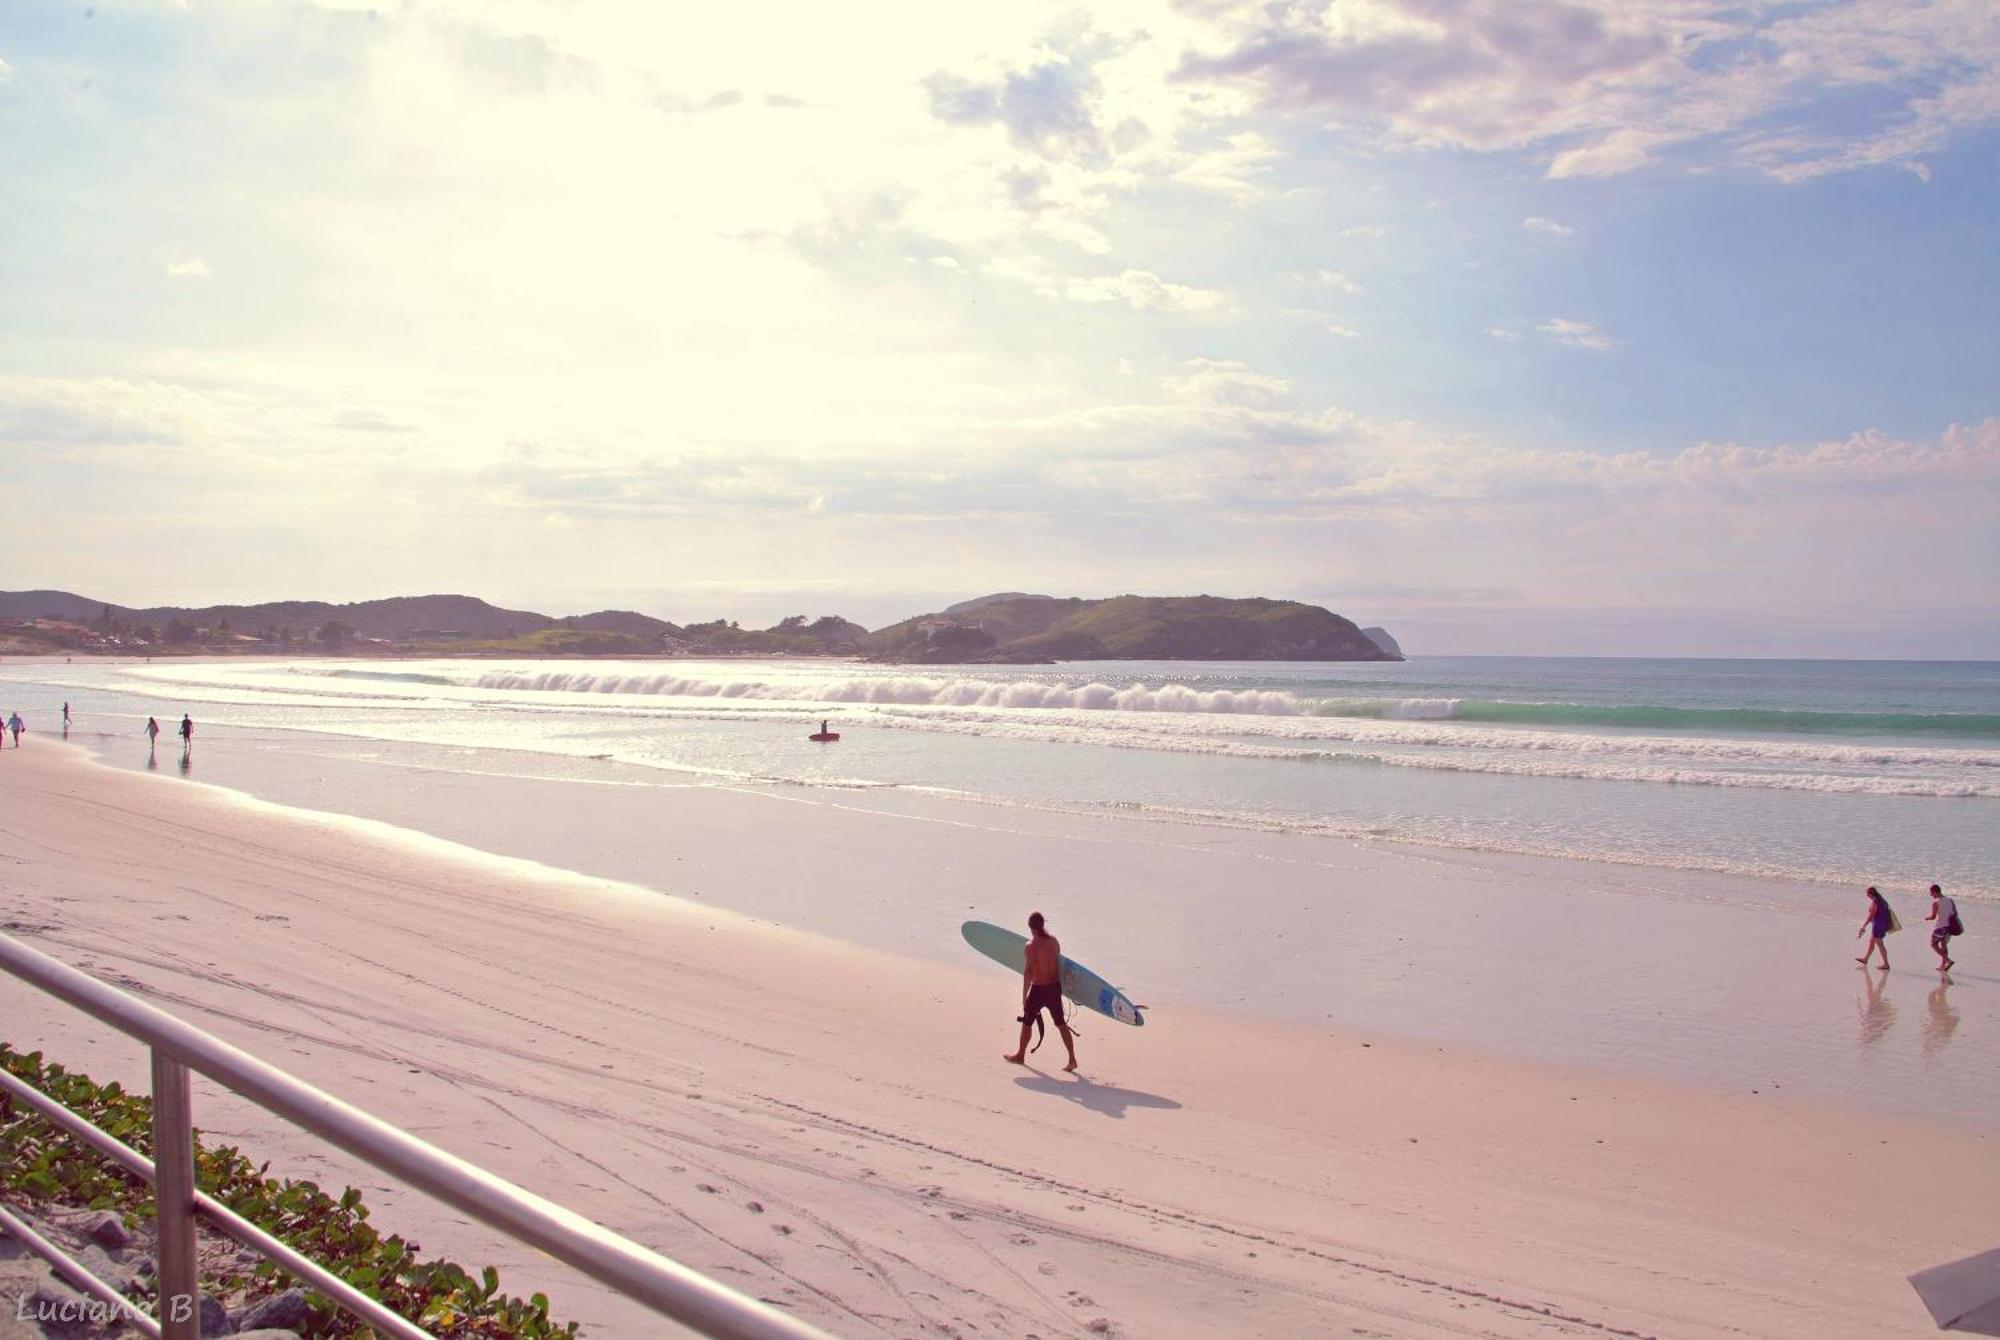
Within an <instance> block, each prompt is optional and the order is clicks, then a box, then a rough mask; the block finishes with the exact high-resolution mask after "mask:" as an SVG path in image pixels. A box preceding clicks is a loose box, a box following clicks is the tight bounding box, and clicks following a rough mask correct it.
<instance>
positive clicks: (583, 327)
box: [0, 0, 2000, 658]
mask: <svg viewBox="0 0 2000 1340" xmlns="http://www.w3.org/2000/svg"><path fill="white" fill-rule="evenodd" d="M0 462H4V465H5V482H6V486H7V487H6V493H5V501H4V504H0V587H4V588H6V589H14V590H21V589H32V588H39V587H50V588H56V589H62V590H70V591H75V592H77V593H79V594H82V595H85V596H88V597H91V598H93V599H102V600H108V601H112V602H115V603H119V604H125V605H134V606H146V605H155V604H168V603H173V604H202V605H205V604H211V603H217V602H223V601H232V602H253V601H260V600H273V599H288V598H316V599H329V600H359V599H369V598H375V597H380V596H388V595H405V594H422V593H427V592H447V591H448V592H464V593H468V594H473V595H479V596H483V597H485V598H487V599H489V600H492V601H494V602H495V603H497V604H502V605H508V606H512V607H517V608H518V607H525V608H531V609H537V610H542V611H544V612H548V613H552V614H568V613H581V612H584V611H588V610H593V609H599V608H629V609H637V610H641V611H644V612H646V613H650V614H654V615H657V616H660V617H663V618H668V619H673V620H676V621H682V622H686V621H694V620H701V619H709V618H716V617H725V618H736V619H739V620H741V621H742V622H744V623H745V624H746V625H751V624H758V625H761V624H764V623H769V622H775V621H776V620H777V619H779V618H781V617H783V616H785V615H789V614H807V615H812V616H817V615H820V614H840V615H844V616H846V617H848V618H852V619H855V620H857V621H858V622H861V623H864V624H867V625H869V626H871V627H874V626H880V625H882V624H886V623H889V622H891V621H894V620H896V619H900V618H903V617H907V616H909V615H912V614H916V613H920V612H924V611H928V610H933V609H937V608H939V607H941V606H942V605H944V604H947V603H950V602H953V601H956V600H960V599H965V598H968V597H971V596H975V595H981V594H985V593H988V592H992V591H1000V590H1019V591H1038V592H1046V593H1049V594H1054V595H1063V596H1069V595H1080V596H1106V595H1116V594H1121V593H1125V592H1133V593H1138V594H1146V595H1179V594H1194V593H1198V592H1199V593H1209V594H1215V595H1227V596H1275V597H1288V598H1294V599H1299V600H1306V601H1311V602H1313V603H1317V604H1323V605H1326V606H1327V607H1328V608H1331V609H1333V610H1335V611H1337V612H1339V613H1341V614H1345V615H1347V616H1348V617H1350V618H1353V619H1354V620H1356V621H1357V622H1359V623H1362V624H1364V625H1369V624H1379V625H1383V626H1386V627H1387V628H1389V629H1390V631H1391V632H1393V633H1394V634H1395V635H1396V636H1397V637H1398V638H1399V639H1400V640H1401V641H1402V643H1403V645H1404V646H1405V648H1406V649H1407V650H1410V651H1412V652H1414V653H1418V654H1423V653H1431V654H1451V653H1494V654H1571V655H1750V656H1786V655H1791V656H1860V657H1919V658H1921V657H1940V658H2000V617H1996V615H1997V614H2000V575H1996V574H2000V4H1994V3H1991V0H1938V2H1937V3H1922V2H1920V0H1829V2H1828V3H1810V2H1798V0H1793V2H1787V3H1760V2H1759V0H1738V2H1737V3H1727V4H1723V3H1708V2H1707V0H1560V2H1558V0H1325V2H1324V3H1320V4H1293V3H1289V2H1288V0H1260V2H1258V3H1234V2H1233V0H1181V2H1180V3H1146V2H1142V0H1103V2H1102V3H1092V4H1089V5H1084V6H1077V5H1042V4H1037V3H1010V4H1006V5H981V6H973V5H940V4H936V3H931V2H927V3H915V4H907V5H906V4H898V3H888V2H887V0H884V2H882V3H861V4H855V5H828V4H824V3H810V4H796V5H794V4H776V3H772V4H744V5H734V6H720V5H714V6H706V5H671V6H668V5H655V4H650V3H627V4H609V3H596V2H594V0H424V2H423V3H411V4H406V5H405V4H396V3H388V2H385V3H380V4H376V5H366V4H349V3H319V4H308V3H290V2H285V0H271V2H269V3H239V2H237V0H208V2H204V3H198V4H191V5H187V6H185V7H183V6H179V5H174V4H164V3H162V4H150V3H130V4H128V3H115V2H113V0H100V2H99V3H96V4H95V5H93V6H85V5H79V4H69V3H56V2H54V0H47V2H43V0H0Z"/></svg>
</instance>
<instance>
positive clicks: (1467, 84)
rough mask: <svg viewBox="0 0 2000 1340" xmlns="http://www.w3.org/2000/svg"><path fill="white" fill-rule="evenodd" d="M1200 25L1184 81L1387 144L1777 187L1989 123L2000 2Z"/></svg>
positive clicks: (1913, 159)
mask: <svg viewBox="0 0 2000 1340" xmlns="http://www.w3.org/2000/svg"><path fill="white" fill-rule="evenodd" d="M1441 12H1449V14H1450V20H1449V22H1445V21H1442V20H1440V19H1439V18H1438V15H1439V14H1440V13H1441ZM1204 13H1205V14H1206V15H1207V16H1208V18H1209V21H1210V27H1209V29H1208V32H1207V34H1206V40H1205V41H1202V42H1200V43H1198V45H1197V47H1196V49H1195V50H1194V51H1193V52H1192V53H1191V54H1190V55H1189V56H1188V57H1187V59H1186V60H1185V62H1184V63H1183V65H1182V68H1181V74H1182V77H1183V78H1184V79H1186V80H1189V81H1191V82H1197V83H1204V84H1209V85H1213V86H1217V87H1224V88H1232V89H1241V90H1245V91H1248V92H1250V93H1252V94H1253V95H1254V96H1256V97H1258V98H1259V99H1260V100H1261V102H1262V103H1263V105H1265V106H1266V107H1269V108H1273V109H1277V110H1280V111H1283V112H1290V113H1299V114H1301V115H1307V116H1311V117H1312V118H1313V119H1315V120H1317V121H1321V122H1324V121H1326V120H1327V119H1328V118H1329V117H1330V118H1332V120H1333V123H1334V125H1335V127H1336V128H1339V129H1345V130H1348V131H1350V132H1354V131H1359V132H1364V133H1366V134H1368V135H1369V136H1370V137H1371V138H1374V139H1376V140H1377V141H1379V142H1381V143H1385V144H1388V145H1391V146H1395V147H1402V148H1415V149H1426V148H1435V147H1449V148H1456V149H1471V150H1478V151H1502V150H1507V151H1512V150H1527V151H1530V152H1532V153H1535V154H1537V155H1538V156H1541V157H1543V158H1544V159H1545V161H1546V164H1547V171H1548V175H1549V176H1550V177H1553V178H1558V179H1561V178H1588V177H1605V176H1612V175H1616V174H1618V173H1623V172H1630V171H1633V170H1635V169H1637V168H1639V167H1642V166H1644V165H1646V164H1648V163H1650V162H1653V161H1654V160H1655V159H1656V158H1657V157H1658V156H1659V155H1660V154H1661V153H1663V152H1665V151H1667V150H1669V149H1675V150H1682V149H1686V150H1695V151H1699V152H1703V153H1708V154H1711V155H1715V156H1720V157H1723V158H1734V159H1735V160H1736V161H1739V162H1743V163H1747V164H1750V165H1752V166H1755V167H1758V168H1761V169H1762V170H1764V171H1766V172H1769V173H1771V174H1772V175H1774V176H1777V177H1779V178H1781V179H1786V180H1799V179H1803V178H1807V177H1811V176H1818V175H1824V174H1826V173H1830V172H1839V171H1851V170H1854V169H1856V168H1862V167H1868V166H1874V165H1882V164H1895V165H1898V166H1906V167H1909V168H1911V170H1917V171H1920V170H1921V168H1922V164H1921V161H1920V155H1923V154H1927V153H1934V152H1936V151H1937V149H1938V148H1940V147H1941V146H1942V145H1944V144H1945V143H1947V142H1948V141H1949V140H1951V139H1952V138H1954V137H1956V136H1960V135H1964V134H1967V133H1970V132H1974V131H1978V130H1980V129H1982V128H1986V127H1991V126H1993V125H1995V124H2000V5H1993V4H1988V3H1979V2H1978V0H1971V2H1968V3H1912V2H1911V0H1828V2H1827V3H1822V4H1816V5H1810V6H1743V5H1736V4H1731V3H1725V0H1677V2H1671V3H1669V2H1666V0H1657V2H1656V0H1647V2H1645V3H1633V2H1632V0H1459V2H1458V3H1455V4H1454V5H1452V6H1451V7H1450V8H1449V10H1448V11H1442V10H1440V8H1439V7H1438V6H1436V5H1434V4H1432V3H1430V0H1343V3H1338V4H1330V5H1325V6H1308V5H1265V4H1263V3H1262V0H1214V3H1211V4H1210V5H1208V6H1206V7H1205V9H1204ZM1859 92H1866V93H1867V94H1869V95H1870V96H1869V98H1868V100H1867V101H1866V102H1865V103H1864V102H1863V101H1861V100H1860V99H1858V98H1857V97H1856V96H1855V95H1856V94H1857V93H1859Z"/></svg>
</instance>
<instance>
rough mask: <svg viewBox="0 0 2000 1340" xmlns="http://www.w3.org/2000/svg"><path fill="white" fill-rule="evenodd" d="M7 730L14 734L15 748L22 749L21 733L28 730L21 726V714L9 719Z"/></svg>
mask: <svg viewBox="0 0 2000 1340" xmlns="http://www.w3.org/2000/svg"><path fill="white" fill-rule="evenodd" d="M7 729H8V730H10V731H13V732H14V747H15V748H16V749H19V748H20V747H21V732H22V731H23V730H26V729H27V727H25V726H23V725H22V724H21V714H20V713H19V712H16V713H14V714H13V715H12V716H10V717H8V718H7Z"/></svg>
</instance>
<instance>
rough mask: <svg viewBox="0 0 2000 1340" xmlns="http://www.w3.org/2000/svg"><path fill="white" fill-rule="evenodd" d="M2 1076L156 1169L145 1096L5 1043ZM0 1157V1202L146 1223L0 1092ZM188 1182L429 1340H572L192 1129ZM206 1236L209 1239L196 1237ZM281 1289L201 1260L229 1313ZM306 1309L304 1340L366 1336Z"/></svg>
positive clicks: (110, 1180)
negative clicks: (111, 1214) (435, 1338)
mask: <svg viewBox="0 0 2000 1340" xmlns="http://www.w3.org/2000/svg"><path fill="white" fill-rule="evenodd" d="M0 1068H4V1069H5V1070H6V1071H7V1072H8V1073H9V1074H12V1075H14V1076H16V1077H17V1078H19V1079H21V1080H23V1081H25V1082H26V1083H28V1084H30V1085H32V1086H34V1087H35V1088H37V1089H39V1090H41V1091H42V1092H43V1093H45V1094H47V1095H48V1096H49V1097H51V1098H53V1099H55V1100H56V1101H57V1102H59V1103H61V1104H62V1105H63V1106H64V1107H67V1108H69V1109H70V1110H71V1111H72V1112H75V1113H77V1114H78V1115H80V1116H82V1117H84V1118H85V1119H86V1120H88V1121H90V1122H91V1123H93V1124H94V1125H96V1126H97V1127H98V1128H100V1129H101V1130H104V1131H107V1132H109V1133H110V1134H112V1135H113V1136H116V1137H117V1138H118V1139H119V1140H122V1141H124V1142H125V1143H126V1144H128V1145H130V1146H132V1147H133V1148H134V1149H137V1150H138V1151H139V1152H140V1153H142V1154H145V1155H147V1156H148V1157H151V1155H152V1148H153V1143H152V1127H153V1113H152V1103H151V1101H150V1099H149V1098H148V1097H147V1096H146V1095H144V1094H135V1093H129V1092H127V1091H126V1090H125V1089H124V1088H122V1087H121V1086H120V1085H119V1084H118V1083H117V1082H115V1081H113V1082H110V1083H106V1084H98V1083H96V1082H95V1081H93V1080H92V1079H90V1078H89V1077H88V1076H87V1075H82V1074H79V1073H77V1072H75V1071H71V1070H67V1069H65V1068H64V1067H63V1066H61V1065H59V1064H57V1063H55V1062H51V1061H46V1060H44V1059H43V1057H42V1054H41V1053H40V1052H19V1051H16V1050H14V1049H13V1048H12V1047H10V1046H8V1045H7V1044H6V1043H5V1042H0ZM0 1155H4V1162H0V1198H4V1199H6V1200H8V1201H10V1202H14V1203H17V1204H21V1205H23V1206H32V1205H37V1204H41V1205H60V1206H64V1207H68V1208H79V1209H96V1210H111V1211H115V1212H117V1213H118V1214H119V1215H121V1216H122V1217H123V1218H124V1219H125V1221H126V1223H127V1225H128V1226H129V1227H131V1228H132V1229H134V1230H136V1231H140V1232H144V1231H145V1230H146V1228H147V1226H148V1225H149V1224H150V1222H151V1220H152V1216H153V1194H152V1189H151V1188H150V1187H149V1186H148V1185H147V1184H146V1183H145V1181H144V1180H143V1179H141V1178H139V1177H137V1176H135V1175H133V1174H132V1173H129V1172H127V1171H126V1170H125V1169H124V1168H122V1167H120V1166H119V1165H117V1164H115V1163H113V1162H111V1161H110V1160H108V1159H106V1158H105V1157H104V1156H103V1155H101V1154H99V1153H97V1152H96V1151H95V1150H93V1149H91V1148H90V1146H88V1145H86V1144H84V1143H83V1142H82V1141H81V1140H78V1139H77V1138H76V1137H74V1136H72V1135H70V1134H69V1133H68V1132H66V1131H64V1130H62V1129H61V1128H60V1127H58V1126H55V1125H54V1124H52V1123H51V1122H49V1121H47V1120H46V1119H45V1118H43V1117H42V1116H41V1115H40V1114H39V1113H36V1112H34V1111H33V1110H31V1109H29V1108H27V1107H24V1106H22V1105H21V1104H19V1103H17V1102H15V1101H14V1100H13V1099H12V1098H11V1097H10V1096H9V1095H7V1094H5V1093H0ZM195 1181H196V1185H197V1186H199V1187H200V1188H201V1190H203V1191H205V1192H207V1193H208V1194H209V1195H211V1196H213V1197H215V1199H216V1200H218V1201H220V1202H221V1203H222V1204H224V1205H226V1206H228V1207H229V1208H230V1209H232V1210H234V1211H235V1212H236V1213H237V1214H240V1215H242V1216H243V1217H244V1218H245V1219H248V1220H249V1221H250V1222H251V1223H253V1224H256V1225H257V1226H258V1227H259V1228H262V1229H263V1230H264V1231H265V1232H267V1233H270V1234H271V1235H272V1236H274V1237H276V1238H278V1239H279V1240H281V1241H283V1242H284V1243H286V1244H287V1245H289V1246H290V1247H292V1248H293V1249H294V1250H295V1251H297V1252H299V1253H300V1254H302V1255H304V1256H307V1257H310V1258H312V1259H313V1260H315V1261H318V1262H319V1263H321V1264H322V1265H324V1266H326V1267H327V1268H328V1269H329V1270H332V1271H333V1272H334V1273H335V1274H337V1275H339V1276H341V1277H342V1278H343V1279H345V1280H346V1281H347V1282H348V1283H349V1284H352V1285H353V1286H354V1287H355V1288H357V1289H359V1290H361V1291H362V1292H363V1293H366V1294H368V1295H369V1296H370V1297H373V1298H376V1299H378V1300H380V1301H381V1302H382V1303H383V1304H384V1305H385V1306H387V1307H389V1308H391V1309H392V1310H394V1311H395V1312H397V1313H398V1314H400V1315H401V1316H404V1317H407V1318H409V1319H410V1320H411V1321H413V1322H415V1323H416V1324H417V1325H419V1326H422V1327H424V1328H425V1329H426V1330H429V1331H431V1332H432V1333H433V1334H435V1335H439V1336H446V1337H454V1338H456V1337H480V1338H485V1337H522V1338H523V1340H550V1338H552V1337H563V1338H564V1340H572V1338H573V1337H574V1336H575V1335H576V1333H577V1324H576V1323H575V1322H557V1321H554V1320H553V1319H551V1318H550V1316H549V1300H548V1298H547V1296H546V1295H544V1294H540V1293H537V1294H534V1295H532V1296H531V1297H528V1298H517V1297H514V1296H512V1295H510V1294H506V1293H503V1292H501V1289H500V1275H499V1272H498V1271H497V1270H495V1269H494V1268H493V1267H492V1266H486V1267H483V1268H481V1269H479V1270H477V1271H473V1270H468V1269H467V1268H465V1267H464V1266H461V1265H458V1264H456V1263H454V1262H451V1261H446V1260H442V1259H439V1258H427V1257H425V1256H423V1255H422V1248H421V1247H420V1246H419V1245H418V1244H417V1243H415V1242H411V1241H409V1240H407V1239H405V1238H403V1237H401V1236H400V1235H397V1234H393V1233H387V1234H385V1233H383V1232H381V1231H380V1230H379V1229H377V1228H376V1227H375V1225H374V1224H372V1223H371V1222H370V1221H369V1213H368V1207H367V1206H366V1205H365V1204H363V1203H362V1199H361V1193H360V1192H359V1191H357V1190H355V1189H354V1188H352V1187H349V1188H347V1189H346V1190H345V1191H343V1192H341V1194H339V1195H338V1196H335V1195H332V1194H329V1193H328V1192H327V1191H326V1190H324V1189H323V1188H321V1187H320V1186H319V1185H318V1184H317V1183H314V1182H311V1181H306V1180H294V1179H290V1178H277V1177H272V1176H271V1175H270V1164H269V1163H262V1164H259V1163H255V1162H253V1161H252V1160H251V1159H250V1158H249V1156H247V1155H245V1154H244V1153H243V1152H242V1151H241V1150H240V1149H238V1148H236V1147H235V1146H233V1145H222V1144H210V1143H209V1142H207V1141H205V1140H203V1139H202V1136H201V1132H200V1131H198V1130H197V1131H196V1132H195ZM209 1234H210V1230H208V1229H207V1228H206V1227H204V1229H203V1236H204V1237H207V1236H209ZM287 1287H290V1283H289V1279H288V1277H287V1276H286V1275H285V1274H284V1273H283V1272H282V1271H281V1270H280V1269H279V1268H278V1267H277V1266H275V1265H273V1264H271V1263H270V1262H268V1261H261V1260H260V1261H257V1262H256V1263H255V1264H254V1265H246V1264H244V1258H243V1257H241V1256H240V1255H239V1254H237V1253H236V1252H234V1251H224V1252H214V1251H204V1252H203V1253H202V1288H203V1289H204V1291H206V1292H208V1293H211V1294H213V1295H215V1296H216V1297H217V1298H219V1299H221V1300H223V1301H224V1302H225V1303H226V1304H227V1305H228V1306H229V1307H230V1308H231V1310H232V1311H236V1310H240V1308H242V1307H247V1306H249V1305H252V1304H254V1303H256V1302H259V1301H261V1300H262V1299H264V1298H266V1297H270V1296H273V1295H275V1294H277V1293H279V1292H281V1291H282V1290H284V1289H285V1288H287ZM129 1292H130V1294H131V1296H132V1297H133V1298H134V1300H135V1301H139V1302H142V1303H144V1302H150V1301H152V1298H151V1294H152V1292H153V1282H152V1276H151V1275H150V1274H142V1275H140V1276H138V1277H137V1279H136V1280H135V1281H134V1283H133V1285H132V1286H131V1288H130V1290H129ZM306 1301H307V1306H308V1309H309V1312H310V1315H309V1316H308V1318H307V1320H306V1321H304V1322H302V1323H300V1324H299V1326H298V1327H297V1328H296V1329H297V1330H298V1332H299V1334H300V1335H302V1336H305V1337H308V1340H321V1338H322V1337H348V1336H355V1337H359V1336H366V1335H369V1334H371V1331H370V1330H369V1328H368V1327H367V1326H365V1325H364V1324H362V1323H361V1322H359V1321H358V1320H356V1319H354V1318H352V1317H349V1316H347V1315H346V1314H344V1313H342V1312H340V1311H339V1310H338V1309H337V1308H336V1307H335V1306H334V1304H333V1303H332V1301H331V1300H329V1299H327V1298H325V1297H323V1296H321V1295H320V1294H317V1293H312V1292H308V1293H307V1296H306Z"/></svg>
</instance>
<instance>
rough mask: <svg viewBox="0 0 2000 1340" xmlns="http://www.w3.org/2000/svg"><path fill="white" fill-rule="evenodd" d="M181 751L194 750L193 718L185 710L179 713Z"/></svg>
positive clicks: (189, 751)
mask: <svg viewBox="0 0 2000 1340" xmlns="http://www.w3.org/2000/svg"><path fill="white" fill-rule="evenodd" d="M181 752H182V753H183V754H192V753H193V752H194V718H193V717H191V716H189V715H187V714H186V713H185V712H183V713H182V714H181Z"/></svg>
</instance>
